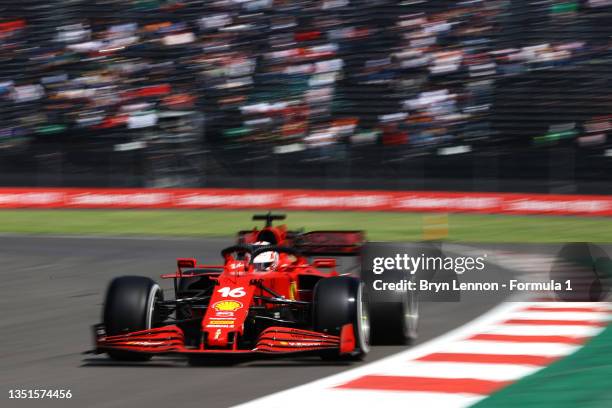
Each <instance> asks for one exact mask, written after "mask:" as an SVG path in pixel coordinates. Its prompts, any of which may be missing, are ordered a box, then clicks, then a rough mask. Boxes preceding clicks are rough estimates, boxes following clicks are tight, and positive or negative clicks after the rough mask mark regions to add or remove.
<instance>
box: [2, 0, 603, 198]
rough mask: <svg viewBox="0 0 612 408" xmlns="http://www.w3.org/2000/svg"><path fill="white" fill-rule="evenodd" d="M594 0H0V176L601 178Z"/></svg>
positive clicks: (180, 182) (597, 1) (428, 181)
mask: <svg viewBox="0 0 612 408" xmlns="http://www.w3.org/2000/svg"><path fill="white" fill-rule="evenodd" d="M611 22H612V1H610V0H589V1H577V0H576V1H571V0H566V1H558V0H543V1H527V0H491V1H477V0H473V1H445V0H436V1H425V0H421V1H418V0H415V1H410V0H406V1H399V0H217V1H215V0H184V1H178V0H175V1H172V0H22V1H20V2H12V1H10V2H9V1H4V0H3V1H1V2H0V184H1V185H30V186H35V185H39V186H117V187H127V186H158V187H159V186H162V187H163V186H215V187H218V186H228V187H254V186H256V187H259V188H265V187H285V188H286V187H315V188H382V189H439V190H480V191H532V192H536V191H537V192H558V193H573V192H581V193H612V185H611V184H610V183H609V182H607V180H608V174H610V172H611V171H612V146H611V145H612V143H610V141H609V140H608V138H609V136H611V135H612V86H611V84H612V47H611V45H612V37H611V36H612V28H611V26H612V25H611V24H610V23H611Z"/></svg>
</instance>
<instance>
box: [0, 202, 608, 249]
mask: <svg viewBox="0 0 612 408" xmlns="http://www.w3.org/2000/svg"><path fill="white" fill-rule="evenodd" d="M254 212H257V211H255V210H251V211H221V210H182V211H177V210H0V233H18V234H80V235H83V234H91V235H149V236H151V235H156V236H230V235H233V234H235V233H236V231H238V230H240V229H248V228H251V227H252V226H254V225H261V222H253V221H251V215H252V214H253V213H254ZM432 219H433V221H434V222H436V221H438V222H439V221H442V224H444V222H445V219H444V216H442V217H440V216H437V215H426V214H419V213H383V212H305V211H292V212H288V219H287V221H286V222H287V224H288V225H289V227H290V228H300V227H304V228H305V229H306V230H312V229H336V228H337V229H362V230H365V231H367V234H368V238H369V239H371V240H389V241H401V240H418V239H422V238H423V225H424V224H427V225H429V224H430V223H431V221H432ZM424 220H425V221H424ZM443 229H444V228H443ZM445 239H447V240H451V241H463V242H568V241H590V242H612V218H587V217H582V218H581V217H552V216H510V215H472V214H450V215H449V216H448V236H447V237H446V238H445Z"/></svg>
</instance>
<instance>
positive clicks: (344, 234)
mask: <svg viewBox="0 0 612 408" xmlns="http://www.w3.org/2000/svg"><path fill="white" fill-rule="evenodd" d="M364 244H365V233H364V232H363V231H312V232H306V233H304V234H300V235H298V236H297V237H295V243H294V246H295V247H296V248H297V249H299V250H300V251H301V252H302V253H304V255H327V256H356V255H359V253H360V251H361V247H362V246H363V245H364Z"/></svg>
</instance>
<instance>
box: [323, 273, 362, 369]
mask: <svg viewBox="0 0 612 408" xmlns="http://www.w3.org/2000/svg"><path fill="white" fill-rule="evenodd" d="M312 310H313V327H314V330H315V331H318V332H323V333H329V334H332V335H336V336H338V335H340V330H341V328H342V326H344V325H345V324H352V325H353V334H354V336H355V343H356V344H355V351H354V352H353V353H352V354H350V355H348V356H342V355H340V354H339V353H338V351H337V350H330V351H327V350H326V351H323V352H322V353H321V357H322V358H323V359H325V360H330V359H331V360H339V359H345V358H349V359H362V358H363V357H364V356H365V355H366V354H367V353H368V352H369V351H370V319H369V308H368V301H367V296H365V293H364V290H363V283H362V282H361V281H360V280H359V279H357V278H353V277H349V276H337V277H332V278H326V279H321V280H320V281H319V282H318V283H317V284H316V285H315V288H314V297H313V309H312Z"/></svg>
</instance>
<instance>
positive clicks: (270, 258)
mask: <svg viewBox="0 0 612 408" xmlns="http://www.w3.org/2000/svg"><path fill="white" fill-rule="evenodd" d="M268 245H270V243H269V242H266V241H257V242H255V243H253V246H254V247H256V248H257V247H264V246H268ZM277 265H278V252H276V251H267V252H262V253H261V254H259V255H257V256H256V257H255V258H254V259H253V266H254V267H255V270H256V271H258V272H267V271H271V270H273V269H275V268H276V266H277Z"/></svg>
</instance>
